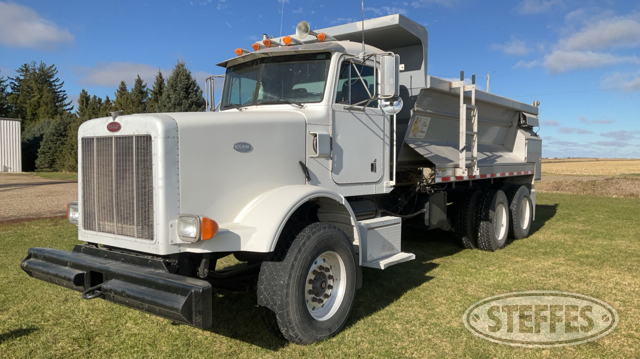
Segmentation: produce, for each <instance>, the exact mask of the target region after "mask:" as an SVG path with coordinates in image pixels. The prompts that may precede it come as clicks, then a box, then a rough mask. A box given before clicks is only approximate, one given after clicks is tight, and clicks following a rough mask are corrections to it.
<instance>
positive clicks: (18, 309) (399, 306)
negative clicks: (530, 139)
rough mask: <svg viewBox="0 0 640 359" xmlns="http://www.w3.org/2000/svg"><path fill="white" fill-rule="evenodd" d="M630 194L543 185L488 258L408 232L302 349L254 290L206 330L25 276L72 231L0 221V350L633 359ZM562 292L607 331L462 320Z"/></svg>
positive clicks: (24, 353) (225, 300)
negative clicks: (528, 339)
mask: <svg viewBox="0 0 640 359" xmlns="http://www.w3.org/2000/svg"><path fill="white" fill-rule="evenodd" d="M638 218H640V200H639V199H637V198H606V197H589V196H576V195H563V194H539V195H538V207H537V220H536V222H535V224H534V227H533V230H534V233H533V234H532V235H531V237H529V238H528V239H525V240H520V241H515V242H512V243H509V244H508V245H507V247H506V248H505V249H503V250H501V251H498V252H496V253H488V252H482V251H478V250H461V249H460V248H459V247H458V246H457V245H456V244H455V243H453V240H452V238H451V236H450V235H449V234H446V233H441V232H431V233H423V232H411V233H410V232H408V231H407V232H405V233H404V237H405V238H404V242H403V246H404V247H403V249H404V250H405V251H408V252H413V253H415V254H416V260H415V261H412V262H409V263H405V264H401V265H398V266H394V267H391V268H389V269H387V270H384V271H378V270H373V269H368V268H365V269H364V270H363V272H364V287H363V289H361V290H360V291H359V292H358V293H357V295H356V301H355V304H354V308H353V311H352V313H351V316H350V319H349V321H348V323H347V326H346V328H345V329H344V330H343V331H342V332H341V333H340V334H338V335H337V336H336V337H334V338H331V339H329V340H326V341H324V342H320V343H316V344H313V345H309V346H298V345H293V344H289V343H286V342H283V341H280V340H277V339H275V338H274V337H272V336H271V335H270V334H269V333H268V332H267V331H266V330H265V329H264V328H263V326H262V322H261V320H260V316H259V314H258V309H257V308H256V306H255V299H254V298H252V297H251V296H250V295H248V294H241V293H231V292H224V291H219V292H217V294H216V295H215V296H214V311H213V312H214V325H213V328H211V329H210V330H206V331H205V330H199V329H195V328H192V327H189V326H186V325H176V324H175V323H172V322H171V321H169V320H165V319H162V318H158V317H155V316H153V315H149V314H145V313H142V312H139V311H136V310H133V309H128V308H126V307H122V306H118V305H116V304H113V303H109V302H106V301H103V300H92V301H86V300H82V299H81V298H80V294H79V293H77V292H74V291H70V290H67V289H64V288H62V287H58V286H55V285H53V284H48V283H44V282H41V281H39V280H35V279H32V278H29V277H28V276H27V275H26V274H25V273H24V272H22V271H21V270H20V268H19V264H20V261H21V259H22V258H23V256H24V255H25V254H26V252H27V249H28V248H29V247H34V246H46V247H55V248H61V249H65V250H71V249H72V247H73V245H74V244H75V243H76V241H75V240H74V237H75V235H76V233H77V229H76V227H75V226H73V225H70V224H69V223H67V222H66V221H65V220H41V221H34V222H28V223H20V224H12V225H5V226H1V227H0V357H24V358H32V357H141V358H147V357H234V358H235V357H241V358H244V357H274V358H275V357H294V358H336V357H337V358H343V357H350V356H358V357H370V356H374V357H394V358H396V357H469V358H488V357H492V358H493V357H497V358H512V357H532V358H537V357H575V358H583V357H591V358H603V357H621V358H622V357H635V356H637V355H638V353H639V352H640V292H639V288H640V275H639V274H640V260H639V257H640V255H639V253H640V224H639V221H638ZM523 290H558V291H568V292H574V293H580V294H584V295H588V296H592V297H595V298H599V299H601V300H604V301H605V302H607V303H609V304H611V305H612V306H613V307H614V308H615V309H616V310H617V312H618V314H619V316H620V324H619V325H618V327H617V328H616V329H615V331H614V332H612V333H611V334H609V335H608V336H606V337H604V338H601V339H598V340H596V341H595V342H590V343H586V344H581V345H577V346H571V347H561V348H551V349H526V348H517V347H511V346H506V345H500V344H495V343H492V342H488V341H485V340H483V339H480V338H478V337H475V336H473V335H472V334H471V333H469V332H468V331H467V330H466V329H465V327H464V325H463V322H462V315H463V313H464V311H465V310H466V308H467V307H469V306H470V305H471V304H473V303H475V302H476V301H478V300H480V299H483V298H486V297H490V296H494V295H498V294H501V293H508V292H513V291H523Z"/></svg>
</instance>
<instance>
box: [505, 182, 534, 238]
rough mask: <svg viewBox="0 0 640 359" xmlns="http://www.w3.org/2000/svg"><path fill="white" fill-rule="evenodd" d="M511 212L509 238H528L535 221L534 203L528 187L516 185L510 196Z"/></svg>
mask: <svg viewBox="0 0 640 359" xmlns="http://www.w3.org/2000/svg"><path fill="white" fill-rule="evenodd" d="M509 212H510V214H511V216H510V219H511V225H510V226H509V238H511V239H523V238H527V237H528V236H529V231H530V230H531V222H532V221H533V204H532V202H531V196H530V195H529V189H527V187H525V186H520V187H516V190H515V191H514V192H513V194H512V196H509Z"/></svg>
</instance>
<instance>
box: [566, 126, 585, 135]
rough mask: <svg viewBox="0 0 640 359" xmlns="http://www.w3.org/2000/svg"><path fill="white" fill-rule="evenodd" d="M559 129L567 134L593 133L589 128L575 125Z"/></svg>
mask: <svg viewBox="0 0 640 359" xmlns="http://www.w3.org/2000/svg"><path fill="white" fill-rule="evenodd" d="M558 131H560V133H564V134H565V135H569V134H576V135H590V134H592V133H593V132H591V131H589V130H585V129H584V128H575V127H560V128H559V129H558Z"/></svg>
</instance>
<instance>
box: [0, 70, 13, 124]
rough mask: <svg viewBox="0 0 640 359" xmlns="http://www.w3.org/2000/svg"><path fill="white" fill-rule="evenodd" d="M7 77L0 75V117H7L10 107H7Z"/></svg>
mask: <svg viewBox="0 0 640 359" xmlns="http://www.w3.org/2000/svg"><path fill="white" fill-rule="evenodd" d="M8 86H9V85H8V84H7V79H5V78H4V77H3V76H0V117H9V114H10V113H11V107H9V99H8V96H9V94H7V87H8Z"/></svg>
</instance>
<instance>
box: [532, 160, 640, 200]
mask: <svg viewBox="0 0 640 359" xmlns="http://www.w3.org/2000/svg"><path fill="white" fill-rule="evenodd" d="M536 188H537V190H538V191H539V192H547V193H570V194H580V195H591V196H606V197H636V198H638V197H640V160H615V159H614V160H609V159H606V160H603V159H589V158H585V159H559V160H556V159H552V160H546V159H545V160H543V162H542V182H538V183H537V184H536Z"/></svg>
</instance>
